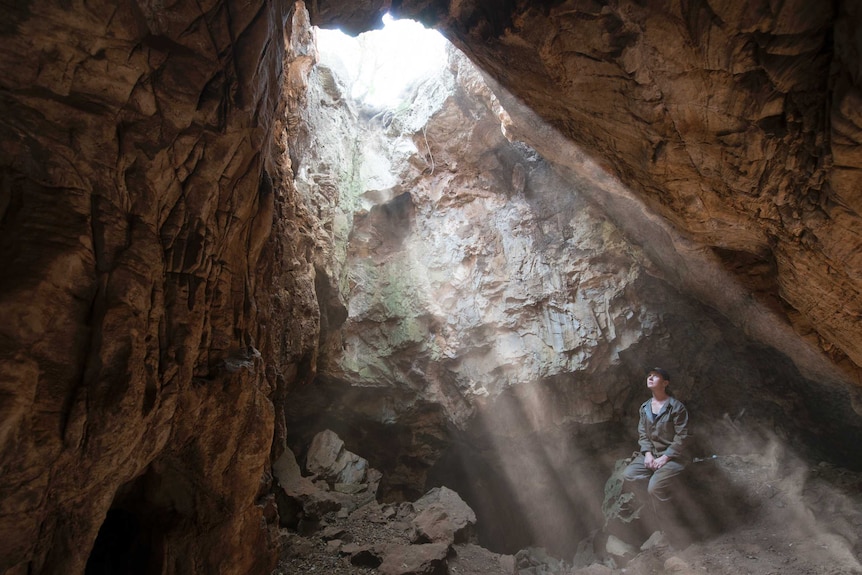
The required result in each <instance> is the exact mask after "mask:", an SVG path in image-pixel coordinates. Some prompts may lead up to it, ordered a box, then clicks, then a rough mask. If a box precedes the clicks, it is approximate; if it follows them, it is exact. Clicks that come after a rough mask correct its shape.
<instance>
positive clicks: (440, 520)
mask: <svg viewBox="0 0 862 575" xmlns="http://www.w3.org/2000/svg"><path fill="white" fill-rule="evenodd" d="M414 507H415V509H416V510H417V512H418V513H417V515H416V517H415V518H414V519H413V529H414V541H418V542H433V543H446V544H447V545H451V544H452V543H465V542H467V541H468V540H469V539H470V538H471V537H472V533H473V530H472V528H473V526H474V525H475V524H476V514H475V513H474V512H473V510H472V509H471V508H470V506H469V505H467V504H466V503H465V502H464V500H463V499H461V496H460V495H458V494H457V493H456V492H454V491H452V490H451V489H449V488H448V487H435V488H434V489H432V490H431V491H429V492H428V493H426V494H425V495H423V496H422V497H421V498H420V499H419V500H417V501H416V502H415V503H414Z"/></svg>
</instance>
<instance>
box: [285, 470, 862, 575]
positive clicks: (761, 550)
mask: <svg viewBox="0 0 862 575" xmlns="http://www.w3.org/2000/svg"><path fill="white" fill-rule="evenodd" d="M716 465H718V466H719V467H720V468H721V470H722V472H723V473H724V476H725V477H728V478H730V480H731V481H732V482H733V485H734V487H735V488H736V489H737V490H738V492H739V493H740V494H742V495H741V496H742V497H744V498H745V505H746V506H748V507H749V512H748V513H747V514H746V515H745V517H744V520H743V521H741V522H738V524H736V525H734V526H732V527H730V528H728V529H723V530H722V531H721V532H719V533H712V534H709V535H708V536H703V537H699V538H695V539H696V540H694V541H683V542H682V543H680V542H679V541H677V542H676V543H669V542H668V541H667V540H666V539H662V540H661V541H659V543H658V544H655V545H653V546H651V547H649V548H647V549H646V550H643V551H639V552H637V553H636V554H635V555H634V556H627V557H626V558H620V557H616V558H613V557H610V556H608V555H606V554H603V553H602V552H598V553H597V556H596V558H595V560H593V562H592V563H591V564H590V565H580V566H578V567H575V566H573V558H568V562H567V561H566V559H565V558H564V559H558V558H552V557H548V556H545V559H544V560H543V559H542V554H541V552H539V553H538V554H537V553H533V554H532V555H530V556H529V557H527V556H526V555H524V554H523V553H519V554H518V555H517V556H511V555H499V554H496V553H492V552H491V551H488V550H487V549H484V548H482V547H479V546H478V545H474V544H458V545H453V546H452V548H451V549H450V552H449V556H448V557H447V559H446V562H445V565H444V566H443V567H442V570H441V569H438V571H436V572H435V574H442V573H447V572H448V573H450V574H452V575H497V574H500V575H617V574H620V575H621V574H626V575H661V574H680V575H724V574H727V575H731V574H732V575H779V574H780V575H853V574H862V564H860V562H862V473H854V472H850V471H847V470H843V469H840V468H836V467H833V466H830V465H827V464H823V463H821V464H819V465H816V466H814V467H813V468H812V467H806V466H804V465H802V464H801V463H798V462H794V463H793V464H788V462H787V461H784V462H782V463H781V464H777V463H775V462H774V461H770V462H764V461H763V458H762V457H754V456H748V457H745V456H739V457H727V458H724V459H723V460H722V461H719V462H716ZM409 505H410V504H400V506H399V505H381V504H378V503H376V502H372V503H370V504H368V505H366V506H364V507H362V508H360V509H357V510H356V511H354V512H353V513H351V514H349V515H348V514H345V513H342V514H341V515H342V516H341V517H338V516H336V515H332V516H330V517H328V519H327V520H325V521H323V522H322V523H321V524H320V525H318V526H317V527H316V529H315V530H312V531H313V532H310V533H306V534H304V535H300V534H299V533H296V532H289V531H287V530H284V531H283V532H282V537H283V538H282V549H283V551H282V561H281V562H280V563H279V567H278V569H276V570H275V571H274V572H273V575H292V574H306V573H324V574H328V575H348V574H376V573H378V569H377V568H376V566H374V563H375V562H374V561H371V562H370V563H368V564H363V559H362V556H361V554H360V555H355V556H353V558H351V553H350V552H351V550H355V549H356V548H357V547H361V546H375V545H376V546H378V548H382V547H385V546H386V545H390V544H393V543H400V544H408V543H409V542H410V536H411V528H410V513H409ZM350 544H353V546H352V547H351V546H350ZM537 557H538V559H537ZM378 563H379V562H378ZM416 572H417V573H419V571H416Z"/></svg>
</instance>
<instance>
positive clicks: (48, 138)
mask: <svg viewBox="0 0 862 575" xmlns="http://www.w3.org/2000/svg"><path fill="white" fill-rule="evenodd" d="M293 16H295V13H294V6H293V5H291V4H289V3H286V2H278V1H265V2H261V3H235V2H227V3H222V2H215V3H203V4H201V3H194V2H180V3H174V4H173V5H172V6H170V7H169V8H166V7H164V6H162V5H161V4H160V3H146V2H141V3H139V2H120V3H114V2H71V3H69V2H50V1H33V2H26V3H14V5H13V4H8V5H4V7H3V9H2V18H0V20H2V29H0V35H2V48H0V70H2V73H0V77H2V79H0V101H2V112H3V113H2V114H0V148H2V153H0V181H2V191H0V261H2V262H3V266H4V268H5V270H4V273H3V274H2V279H0V332H2V336H0V373H2V377H0V477H2V481H0V572H3V573H81V572H84V569H85V566H86V565H87V564H88V561H90V564H89V565H90V568H91V569H93V570H98V569H100V568H102V567H104V566H105V565H106V564H107V562H109V561H111V560H112V559H111V557H110V556H105V555H104V554H103V553H101V551H104V545H102V543H104V540H103V539H100V541H101V543H100V545H98V546H97V550H100V554H98V556H94V557H92V558H90V550H91V548H93V546H94V542H95V541H96V540H97V536H98V533H99V530H100V527H101V526H102V524H103V522H105V527H106V531H112V530H114V529H116V528H117V526H118V525H126V527H125V528H124V529H125V534H124V536H125V538H126V539H125V540H124V541H125V542H124V543H123V545H125V548H120V549H115V550H114V551H113V553H114V554H115V555H118V556H125V558H124V559H125V561H127V562H128V561H129V558H134V557H144V558H145V559H144V560H143V561H140V562H138V563H137V564H136V565H135V566H134V568H135V570H136V571H135V572H144V573H195V572H197V573H215V572H219V573H249V572H266V571H268V570H269V569H270V568H271V567H272V566H273V565H274V562H275V546H274V542H273V541H272V540H271V538H270V535H271V534H270V533H269V532H268V531H267V529H266V528H262V525H263V523H262V522H263V514H262V511H261V507H260V506H258V505H256V503H257V498H258V497H259V495H261V494H262V493H263V492H265V491H266V487H267V481H268V480H267V475H266V469H267V467H268V459H269V455H270V451H271V448H272V446H273V438H274V436H280V437H281V438H282V443H283V438H284V435H285V433H284V423H283V417H282V416H281V415H280V411H281V410H280V409H276V405H280V404H281V403H283V396H284V390H285V387H286V385H287V383H288V382H290V381H291V380H292V379H293V378H296V377H299V375H298V374H302V373H307V372H309V367H308V366H310V365H311V364H312V363H313V362H312V361H311V360H310V359H309V358H310V357H311V356H313V353H314V347H315V345H316V340H317V336H316V333H315V330H316V325H317V323H316V322H317V313H316V300H315V292H314V288H313V278H311V276H310V275H309V270H310V269H311V264H310V263H309V262H308V257H307V256H308V252H310V251H311V249H310V248H309V246H310V245H312V244H313V240H312V239H308V240H307V241H306V240H303V238H304V237H305V238H311V234H309V233H307V232H305V231H303V229H304V228H303V226H304V224H303V217H304V216H303V213H304V211H303V210H304V207H302V206H301V205H298V204H297V203H296V199H295V198H293V197H291V195H290V194H291V190H292V188H291V187H290V183H289V181H288V182H287V183H286V184H285V183H284V180H285V178H284V176H283V174H284V173H289V162H287V163H285V162H284V161H281V160H280V158H281V156H283V155H284V143H283V142H281V141H280V140H277V141H274V140H273V137H272V136H273V128H274V126H275V125H278V126H279V127H280V126H282V125H283V124H284V123H286V120H285V106H286V105H288V102H289V98H288V97H287V95H289V94H287V93H288V92H290V87H289V84H288V85H285V86H282V77H283V73H284V71H285V70H284V68H283V67H284V65H285V62H284V58H285V50H286V44H289V43H290V42H291V36H292V35H294V32H293V31H292V30H291V22H292V20H291V19H292V17H293ZM286 26H287V28H286ZM300 28H301V26H300ZM286 37H287V41H286V40H285V38H286ZM294 52H295V50H293V49H291V50H290V54H289V55H290V57H291V58H292V59H293V60H297V58H298V57H299V56H301V54H295V53H294ZM299 62H300V64H301V58H300V59H299ZM289 64H290V62H288V65H289ZM288 71H289V68H288ZM285 76H290V74H289V73H288V74H285ZM291 77H292V78H293V79H294V80H296V77H298V78H301V74H299V73H296V74H294V76H291ZM296 81H299V80H296ZM283 92H284V93H283ZM281 132H283V130H279V133H281ZM274 229H275V230H277V231H276V233H273V230H274ZM285 261H286V262H289V265H288V266H285V265H283V262H285ZM276 428H278V429H279V430H278V431H276ZM106 518H107V521H106ZM264 527H265V526H264ZM111 535H112V534H111V533H108V534H107V535H104V534H103V536H104V537H110V536H111ZM119 539H120V540H122V539H123V538H122V537H120V538H119ZM142 548H143V549H144V551H143V555H141V549H142ZM133 551H134V552H133ZM109 555H110V554H109ZM117 559H118V557H114V558H113V560H117ZM117 565H118V563H114V567H115V568H118V567H117Z"/></svg>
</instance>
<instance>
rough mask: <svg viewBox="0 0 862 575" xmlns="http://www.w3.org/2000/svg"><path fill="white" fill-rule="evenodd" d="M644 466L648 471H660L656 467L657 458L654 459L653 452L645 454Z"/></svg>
mask: <svg viewBox="0 0 862 575" xmlns="http://www.w3.org/2000/svg"><path fill="white" fill-rule="evenodd" d="M644 465H645V466H646V468H647V469H658V468H657V467H656V466H655V458H654V457H653V454H652V452H651V451H647V452H646V453H644Z"/></svg>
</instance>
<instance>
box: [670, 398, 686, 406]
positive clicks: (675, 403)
mask: <svg viewBox="0 0 862 575" xmlns="http://www.w3.org/2000/svg"><path fill="white" fill-rule="evenodd" d="M670 406H671V408H672V409H685V404H684V403H683V402H681V401H680V400H678V399H677V398H676V397H674V396H672V395H671V396H670Z"/></svg>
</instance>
